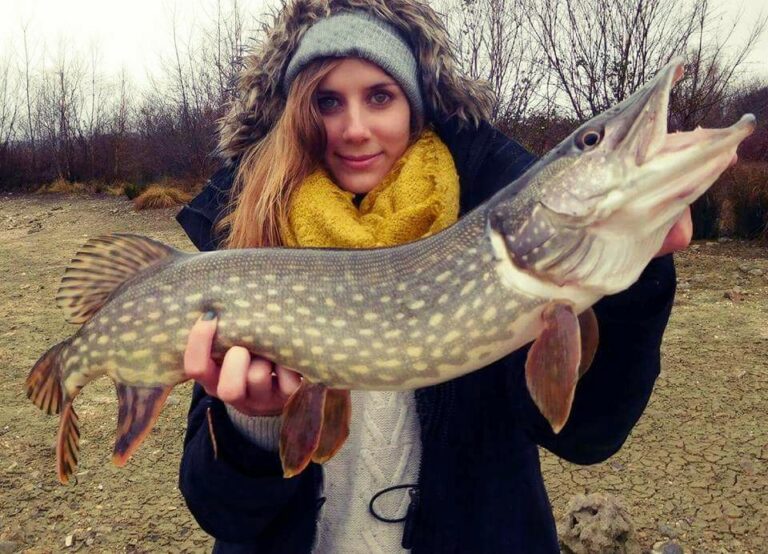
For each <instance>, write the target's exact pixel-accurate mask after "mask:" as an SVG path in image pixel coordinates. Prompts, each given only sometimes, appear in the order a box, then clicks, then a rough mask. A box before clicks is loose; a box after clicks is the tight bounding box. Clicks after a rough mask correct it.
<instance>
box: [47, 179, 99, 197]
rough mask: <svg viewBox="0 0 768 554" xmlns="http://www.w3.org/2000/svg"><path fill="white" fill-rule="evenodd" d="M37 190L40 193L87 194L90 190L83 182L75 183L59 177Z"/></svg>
mask: <svg viewBox="0 0 768 554" xmlns="http://www.w3.org/2000/svg"><path fill="white" fill-rule="evenodd" d="M37 192H38V194H85V193H87V192H88V187H86V186H85V185H84V184H83V183H73V182H71V181H67V180H66V179H62V178H61V177H59V178H58V179H56V180H55V181H51V182H50V183H48V184H47V185H43V186H41V187H40V188H39V189H37Z"/></svg>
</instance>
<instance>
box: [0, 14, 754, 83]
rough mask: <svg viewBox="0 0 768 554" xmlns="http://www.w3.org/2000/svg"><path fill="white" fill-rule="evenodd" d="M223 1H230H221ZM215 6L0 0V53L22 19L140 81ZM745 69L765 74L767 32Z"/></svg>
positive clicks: (40, 35) (17, 41)
mask: <svg viewBox="0 0 768 554" xmlns="http://www.w3.org/2000/svg"><path fill="white" fill-rule="evenodd" d="M692 1H696V0H692ZM222 4H223V5H228V4H229V2H228V1H227V0H222ZM240 4H241V5H242V6H243V8H244V9H245V11H246V12H247V13H251V14H260V13H261V12H262V10H263V9H264V8H263V5H264V0H240ZM711 5H713V6H715V8H716V9H717V10H718V11H720V12H721V13H722V16H723V17H724V19H725V20H730V19H732V18H733V17H734V16H735V15H736V13H737V11H738V10H739V7H741V8H742V9H743V15H742V18H741V19H740V26H741V28H742V29H743V30H744V31H746V29H747V28H748V27H749V24H750V23H752V22H754V21H755V20H756V19H757V18H758V16H759V14H760V13H761V10H766V11H768V2H767V1H766V0H735V1H731V0H711ZM215 6H216V1H215V0H185V1H179V0H176V1H174V0H128V1H126V0H25V1H21V0H0V58H2V57H5V56H6V55H8V53H9V52H11V51H13V50H14V49H15V50H16V51H17V52H18V51H20V50H21V49H22V46H21V37H22V33H21V28H22V25H23V24H25V23H26V24H27V26H28V36H29V39H30V44H34V45H36V47H37V48H38V49H40V50H42V44H43V43H45V45H46V48H47V49H48V50H49V51H55V50H56V47H57V45H58V44H59V41H63V42H64V43H66V45H67V47H68V49H71V50H70V51H79V52H82V53H84V54H85V55H87V53H88V52H89V51H90V48H91V45H96V47H97V49H98V55H99V57H100V62H101V64H100V66H101V68H102V71H103V72H104V73H106V74H116V73H117V72H119V71H120V69H121V68H125V69H126V71H127V72H128V74H129V76H130V77H131V78H132V80H133V81H134V82H136V83H137V84H139V85H141V84H142V83H145V82H146V80H147V79H146V75H147V73H148V72H153V71H155V70H156V69H157V67H158V61H159V59H160V57H161V56H165V57H168V56H169V55H170V54H172V52H173V43H172V39H171V28H172V24H171V21H172V18H173V15H172V14H173V12H174V9H175V12H176V18H177V22H178V29H179V30H180V32H179V36H180V39H181V40H182V41H183V40H184V37H185V36H189V34H190V33H191V32H193V29H195V28H199V27H200V26H203V25H205V24H206V22H207V21H210V20H211V18H212V17H213V14H214V13H215ZM745 70H746V71H749V72H754V73H755V74H758V75H761V76H763V77H768V33H766V34H765V35H764V36H763V38H762V40H761V42H760V44H759V45H758V47H757V48H756V49H755V51H754V52H753V54H752V56H751V57H750V64H749V66H748V67H747V68H745Z"/></svg>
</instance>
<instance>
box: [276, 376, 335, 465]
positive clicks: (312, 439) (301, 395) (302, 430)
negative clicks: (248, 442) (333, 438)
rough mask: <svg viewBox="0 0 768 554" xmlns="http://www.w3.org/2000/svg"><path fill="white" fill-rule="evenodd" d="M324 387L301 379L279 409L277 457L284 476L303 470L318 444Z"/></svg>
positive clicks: (324, 393)
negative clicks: (281, 464)
mask: <svg viewBox="0 0 768 554" xmlns="http://www.w3.org/2000/svg"><path fill="white" fill-rule="evenodd" d="M326 390H327V389H326V388H325V386H323V385H318V384H315V383H309V382H308V381H307V380H306V379H305V380H304V381H303V382H302V383H301V385H300V386H299V388H298V389H297V390H296V392H294V393H293V395H292V396H291V397H290V398H289V399H288V402H286V404H285V407H284V408H283V421H282V426H281V427H280V460H281V461H282V463H283V476H284V477H285V478H286V479H287V478H289V477H293V476H294V475H298V474H299V473H301V472H302V471H304V468H306V467H307V465H308V464H309V462H310V460H311V459H312V454H313V453H314V452H315V450H316V449H317V446H318V444H319V443H320V430H321V428H322V426H323V413H324V411H325V398H326Z"/></svg>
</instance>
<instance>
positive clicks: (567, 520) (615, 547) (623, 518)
mask: <svg viewBox="0 0 768 554" xmlns="http://www.w3.org/2000/svg"><path fill="white" fill-rule="evenodd" d="M558 535H559V538H560V546H561V548H562V550H563V552H565V553H566V554H593V553H603V552H612V553H616V554H639V553H640V552H641V549H640V544H639V543H638V542H637V539H636V537H635V528H634V525H633V524H632V521H631V519H630V517H629V513H628V512H627V510H626V508H625V507H624V505H623V503H622V502H621V500H620V499H619V498H617V497H615V496H613V495H609V494H602V493H593V494H588V495H583V494H579V495H576V496H574V497H573V498H571V500H570V502H569V503H568V506H567V508H566V513H565V515H564V516H563V519H562V520H561V522H560V525H558Z"/></svg>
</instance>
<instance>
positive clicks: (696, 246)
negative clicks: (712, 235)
mask: <svg viewBox="0 0 768 554" xmlns="http://www.w3.org/2000/svg"><path fill="white" fill-rule="evenodd" d="M699 248H701V245H699V244H692V245H691V247H690V249H691V250H693V251H694V252H698V251H699Z"/></svg>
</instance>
